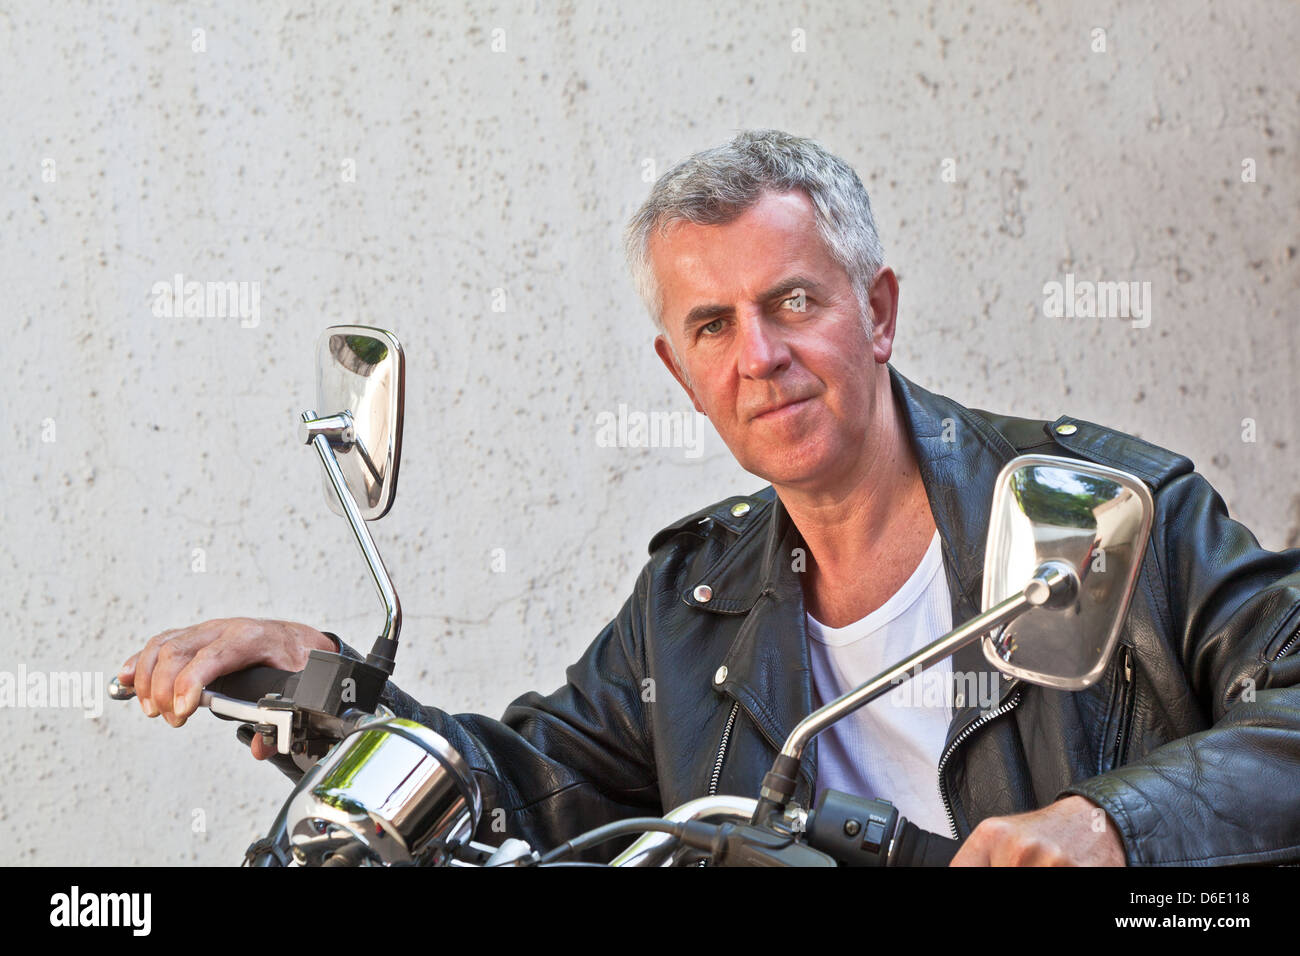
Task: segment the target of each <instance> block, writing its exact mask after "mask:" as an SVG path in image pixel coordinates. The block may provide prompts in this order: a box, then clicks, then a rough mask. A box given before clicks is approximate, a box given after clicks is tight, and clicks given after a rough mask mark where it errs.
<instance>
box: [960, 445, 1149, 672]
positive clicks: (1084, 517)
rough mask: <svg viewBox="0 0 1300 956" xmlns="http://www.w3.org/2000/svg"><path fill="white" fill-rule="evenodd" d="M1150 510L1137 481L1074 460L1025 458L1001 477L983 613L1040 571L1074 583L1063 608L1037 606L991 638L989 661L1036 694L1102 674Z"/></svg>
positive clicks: (990, 538) (986, 649)
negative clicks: (1047, 569)
mask: <svg viewBox="0 0 1300 956" xmlns="http://www.w3.org/2000/svg"><path fill="white" fill-rule="evenodd" d="M1153 512H1154V504H1153V502H1152V499H1151V493H1150V491H1148V490H1147V487H1146V485H1145V484H1143V483H1142V482H1141V481H1139V480H1138V479H1137V478H1135V477H1133V476H1132V475H1130V474H1127V473H1125V472H1122V471H1117V470H1115V469H1113V468H1107V467H1104V466H1102V465H1095V464H1093V463H1091V462H1085V461H1077V460H1075V459H1071V458H1055V457H1050V456H1046V455H1025V456H1022V457H1020V458H1016V459H1014V460H1013V461H1011V462H1008V463H1007V465H1006V467H1005V468H1003V469H1002V472H1001V474H1000V475H999V476H998V481H997V485H996V486H995V490H994V493H993V510H992V512H991V513H990V517H989V536H988V547H987V549H986V551H985V556H984V594H983V608H984V610H986V611H987V610H988V609H990V608H992V607H994V606H996V605H997V604H999V603H1000V602H1002V601H1004V600H1006V599H1007V598H1008V597H1011V596H1012V595H1015V594H1019V593H1020V592H1021V591H1022V590H1023V589H1024V588H1025V585H1026V582H1028V581H1030V580H1031V579H1032V578H1033V577H1034V575H1035V574H1036V573H1037V572H1038V571H1039V569H1041V568H1042V567H1043V566H1044V565H1050V566H1058V567H1061V568H1062V569H1063V570H1066V571H1068V572H1070V573H1072V574H1073V576H1074V578H1075V582H1076V583H1075V586H1074V593H1073V595H1072V596H1071V599H1070V600H1069V601H1068V602H1066V603H1065V604H1064V605H1063V606H1056V607H1052V606H1048V605H1041V606H1032V607H1030V608H1029V609H1028V610H1026V611H1024V612H1023V613H1022V614H1020V615H1019V616H1018V617H1017V618H1016V619H1015V620H1013V621H1011V622H1010V623H1008V624H1006V625H1004V626H1002V627H1000V628H999V629H997V630H996V631H994V632H992V633H989V634H986V635H985V636H984V638H983V642H982V643H983V647H984V655H985V657H987V658H988V660H989V662H990V663H991V664H993V665H994V666H995V667H997V668H998V669H999V670H1001V671H1003V672H1004V673H1006V674H1010V675H1012V676H1013V677H1019V678H1021V679H1023V680H1026V681H1029V682H1030V683H1034V684H1042V685H1044V686H1047V687H1057V688H1060V689H1062V690H1080V689H1082V688H1084V687H1087V686H1089V685H1090V684H1092V683H1093V682H1094V681H1095V680H1096V679H1097V678H1098V677H1099V676H1101V673H1102V671H1103V670H1104V669H1105V667H1106V661H1107V660H1109V658H1110V655H1111V652H1112V651H1113V650H1114V649H1115V643H1116V642H1117V641H1118V640H1119V632H1120V628H1121V627H1122V625H1123V623H1124V615H1125V613H1126V612H1127V610H1128V604H1129V598H1130V597H1131V596H1132V594H1133V588H1134V585H1135V584H1136V582H1137V575H1138V570H1139V568H1140V567H1141V564H1142V557H1143V554H1144V553H1145V551H1146V544H1147V537H1148V535H1149V534H1150V531H1151V518H1152V514H1153Z"/></svg>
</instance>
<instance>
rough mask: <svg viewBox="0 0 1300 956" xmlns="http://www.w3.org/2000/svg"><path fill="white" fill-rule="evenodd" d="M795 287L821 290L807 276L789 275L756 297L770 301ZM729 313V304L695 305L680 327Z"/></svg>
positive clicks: (690, 325) (811, 290) (784, 294)
mask: <svg viewBox="0 0 1300 956" xmlns="http://www.w3.org/2000/svg"><path fill="white" fill-rule="evenodd" d="M795 289H802V290H803V291H805V292H807V293H809V294H814V295H815V294H816V293H818V292H820V291H821V285H820V284H819V283H818V282H816V281H815V280H813V279H809V278H808V277H807V276H790V277H789V278H786V279H782V280H781V281H780V282H778V283H777V284H776V285H774V286H771V287H770V288H768V289H767V290H766V291H764V292H762V293H761V294H760V295H759V297H758V299H759V301H760V302H771V301H772V300H773V299H778V298H783V297H785V296H787V295H789V294H790V293H791V292H793V291H794V290H795ZM731 313H732V308H731V306H729V305H697V306H696V307H695V308H693V309H691V311H689V312H687V313H686V318H685V320H683V322H682V329H683V330H684V331H690V329H691V327H692V326H694V325H697V324H699V323H701V322H706V323H707V322H712V321H713V320H714V319H717V318H722V317H723V316H727V315H730V314H731Z"/></svg>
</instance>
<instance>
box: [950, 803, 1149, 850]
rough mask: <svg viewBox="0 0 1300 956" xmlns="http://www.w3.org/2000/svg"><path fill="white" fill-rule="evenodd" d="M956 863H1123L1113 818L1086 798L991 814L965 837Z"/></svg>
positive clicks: (1122, 845) (1120, 842) (1121, 844)
mask: <svg viewBox="0 0 1300 956" xmlns="http://www.w3.org/2000/svg"><path fill="white" fill-rule="evenodd" d="M951 865H952V866H1125V865H1126V860H1125V857H1124V844H1123V842H1122V841H1121V840H1120V838H1119V830H1118V829H1116V827H1115V823H1114V821H1112V820H1111V818H1110V817H1109V816H1108V815H1107V814H1106V811H1105V810H1103V809H1101V807H1099V806H1097V805H1096V804H1095V803H1093V802H1092V801H1091V800H1089V799H1087V798H1086V797H1080V796H1069V797H1065V798H1064V799H1061V800H1057V801H1056V802H1055V803H1053V804H1050V805H1049V806H1046V807H1043V808H1042V809H1041V810H1034V811H1032V812H1030V813H1019V814H1016V815H1015V816H1012V817H989V819H987V820H984V821H982V822H981V823H980V824H979V826H977V827H976V828H975V829H974V830H973V831H971V835H970V836H968V837H967V838H966V842H965V843H963V844H962V847H961V849H960V850H959V851H958V852H957V855H956V856H955V857H954V858H953V861H952V864H951Z"/></svg>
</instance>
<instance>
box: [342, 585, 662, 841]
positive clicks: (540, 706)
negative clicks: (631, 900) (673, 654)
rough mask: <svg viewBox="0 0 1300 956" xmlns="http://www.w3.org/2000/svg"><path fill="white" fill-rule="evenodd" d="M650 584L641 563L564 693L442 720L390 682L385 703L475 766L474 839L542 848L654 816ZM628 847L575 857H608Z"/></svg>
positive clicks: (569, 677)
mask: <svg viewBox="0 0 1300 956" xmlns="http://www.w3.org/2000/svg"><path fill="white" fill-rule="evenodd" d="M648 580H649V567H648V566H647V568H646V570H644V571H643V572H642V574H641V576H640V578H639V579H638V582H637V586H636V589H635V590H634V592H633V594H632V595H631V596H630V597H629V598H628V600H627V601H626V603H625V604H624V605H623V609H622V610H621V611H620V612H619V614H618V616H617V617H616V618H614V620H612V621H610V623H609V624H608V625H606V626H605V628H604V629H603V630H602V631H601V632H600V634H599V635H598V636H597V637H596V639H595V641H593V642H592V644H591V646H590V647H588V648H587V650H586V651H585V652H584V653H583V655H582V657H581V659H579V660H578V662H577V663H576V664H574V665H572V666H571V667H569V668H568V671H567V672H566V677H567V682H566V683H565V684H564V686H563V687H561V688H559V689H558V690H556V691H555V692H554V693H552V694H549V695H546V696H543V695H541V694H538V693H531V692H530V693H527V694H524V695H523V696H521V697H519V698H517V699H516V700H515V701H514V702H513V703H511V704H510V706H509V707H508V708H507V709H506V712H505V714H504V715H503V716H502V717H501V719H500V720H494V719H492V718H490V717H484V716H481V715H479V714H455V715H452V714H448V713H446V712H444V711H442V710H439V709H438V708H437V707H431V706H428V705H424V704H421V703H419V702H418V701H416V700H415V699H414V698H413V697H411V696H410V695H409V694H407V693H405V692H404V691H402V690H401V689H400V688H399V687H397V686H396V685H395V684H394V683H393V682H392V681H389V682H388V683H387V685H386V687H385V689H384V693H383V696H382V702H383V703H384V704H385V705H387V706H388V707H389V708H390V709H392V711H393V712H394V713H395V714H396V715H397V716H399V717H406V718H409V719H411V720H415V721H418V722H420V723H422V724H424V725H426V726H428V727H430V728H432V729H433V730H435V731H436V732H437V733H439V734H441V735H442V736H443V737H445V738H446V739H447V741H448V742H449V743H450V744H451V745H452V746H453V747H455V748H456V749H457V750H458V751H459V752H460V754H461V755H462V756H463V757H464V758H465V760H466V762H467V763H468V764H469V766H470V768H471V769H472V770H473V772H474V776H475V778H476V779H477V781H478V784H479V788H480V790H481V792H482V796H483V817H482V819H481V821H480V824H479V826H478V829H477V831H476V832H475V839H477V840H480V841H482V842H484V843H488V844H492V845H496V844H499V843H500V842H501V841H502V840H504V839H505V838H507V837H517V838H520V839H524V840H527V841H528V842H529V843H530V844H532V847H533V849H535V850H539V851H545V850H548V849H551V848H553V847H555V846H558V845H559V844H560V843H563V842H564V841H565V840H568V839H570V838H572V837H574V836H576V835H578V834H579V833H582V832H584V831H586V830H589V829H591V828H593V827H596V826H600V825H601V824H604V823H608V822H610V821H612V820H617V819H622V818H625V817H631V816H647V815H649V816H659V815H661V812H662V811H661V809H660V804H659V790H658V784H657V775H656V772H655V765H654V760H653V757H652V753H653V750H652V745H651V741H650V738H649V720H648V717H647V715H646V710H645V707H646V705H645V704H644V703H643V701H642V694H643V692H644V686H645V685H644V684H643V681H644V670H645V658H644V643H643V637H644V633H645V630H644V619H645V607H646V602H645V594H646V589H647V587H648ZM339 644H340V652H341V653H343V654H344V655H346V656H351V657H354V658H355V657H359V655H358V654H357V652H356V651H354V650H353V649H352V648H350V647H348V646H347V645H346V644H344V643H343V642H342V641H339ZM626 842H627V841H616V842H611V843H609V844H607V845H606V846H605V847H602V848H599V849H597V850H594V851H592V852H591V853H588V854H584V855H582V856H580V857H577V858H578V859H588V860H606V859H609V858H610V857H612V856H613V855H614V854H615V852H616V851H617V849H618V848H619V846H621V845H622V844H625V843H626Z"/></svg>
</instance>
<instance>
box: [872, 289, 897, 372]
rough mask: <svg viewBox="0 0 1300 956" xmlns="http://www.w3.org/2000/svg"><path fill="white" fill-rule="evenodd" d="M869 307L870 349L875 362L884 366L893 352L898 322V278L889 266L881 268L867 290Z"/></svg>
mask: <svg viewBox="0 0 1300 956" xmlns="http://www.w3.org/2000/svg"><path fill="white" fill-rule="evenodd" d="M867 301H868V302H869V303H870V305H871V347H872V351H873V352H874V353H875V358H876V362H877V363H878V364H880V365H884V364H885V363H886V362H888V361H889V357H890V355H892V354H893V352H894V333H895V332H896V331H897V324H896V323H897V321H898V276H896V275H895V274H894V270H893V269H891V268H889V266H882V267H881V268H880V271H879V272H877V273H876V277H875V278H874V279H872V280H871V285H870V287H869V288H868V289H867Z"/></svg>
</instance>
